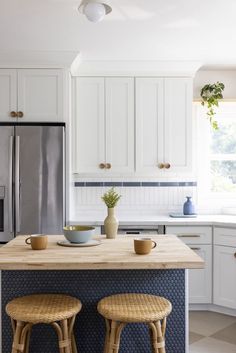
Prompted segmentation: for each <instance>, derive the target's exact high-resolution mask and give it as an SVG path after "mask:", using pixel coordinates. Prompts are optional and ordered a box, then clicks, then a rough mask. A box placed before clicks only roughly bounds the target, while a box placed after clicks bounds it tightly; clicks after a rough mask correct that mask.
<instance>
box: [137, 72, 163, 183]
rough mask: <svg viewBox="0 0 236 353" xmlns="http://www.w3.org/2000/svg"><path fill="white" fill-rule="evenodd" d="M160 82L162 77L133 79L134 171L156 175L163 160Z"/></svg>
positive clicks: (161, 83) (161, 92) (161, 88)
mask: <svg viewBox="0 0 236 353" xmlns="http://www.w3.org/2000/svg"><path fill="white" fill-rule="evenodd" d="M163 83H164V80H163V79H161V78H137V79H136V171H137V172H138V173H141V174H150V175H153V176H156V175H158V173H159V169H158V164H159V163H160V162H162V161H164V154H163V153H164V150H163V147H164V146H163V133H164V105H163V103H164V85H163ZM159 136H160V137H161V138H159Z"/></svg>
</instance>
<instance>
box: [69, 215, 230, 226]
mask: <svg viewBox="0 0 236 353" xmlns="http://www.w3.org/2000/svg"><path fill="white" fill-rule="evenodd" d="M105 217H106V216H101V215H99V214H98V215H93V216H91V215H81V216H80V217H78V219H76V221H71V222H68V223H69V224H81V225H93V226H101V225H103V224H104V219H105ZM117 218H118V220H119V225H120V226H127V225H131V226H157V225H173V226H174V225H196V226H202V225H209V226H212V225H214V226H216V225H217V226H223V227H224V226H228V227H235V226H236V216H233V215H199V216H197V217H196V218H172V217H169V216H168V215H142V214H140V215H138V214H137V215H127V216H124V215H123V216H117Z"/></svg>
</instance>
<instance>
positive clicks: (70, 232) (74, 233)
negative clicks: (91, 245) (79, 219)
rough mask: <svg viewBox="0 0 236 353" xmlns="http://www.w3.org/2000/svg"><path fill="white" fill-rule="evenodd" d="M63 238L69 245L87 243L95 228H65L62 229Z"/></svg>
mask: <svg viewBox="0 0 236 353" xmlns="http://www.w3.org/2000/svg"><path fill="white" fill-rule="evenodd" d="M63 231H64V236H65V238H66V239H67V240H68V241H69V242H70V243H77V244H78V243H87V242H88V241H90V240H91V239H92V237H93V235H94V231H95V228H94V227H89V226H78V225H77V226H67V227H64V228H63Z"/></svg>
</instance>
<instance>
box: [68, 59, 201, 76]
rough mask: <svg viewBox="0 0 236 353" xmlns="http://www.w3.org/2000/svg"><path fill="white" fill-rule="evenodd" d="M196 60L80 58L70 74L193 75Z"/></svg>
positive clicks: (199, 63) (198, 64) (196, 64)
mask: <svg viewBox="0 0 236 353" xmlns="http://www.w3.org/2000/svg"><path fill="white" fill-rule="evenodd" d="M201 65H202V64H201V62H198V61H148V60H146V61H93V60H82V59H81V58H80V62H79V64H78V65H77V66H74V67H73V70H71V74H72V76H143V77H145V76H163V77H174V76H176V77H178V76H181V77H194V76H195V74H196V72H197V71H198V70H199V68H200V67H201Z"/></svg>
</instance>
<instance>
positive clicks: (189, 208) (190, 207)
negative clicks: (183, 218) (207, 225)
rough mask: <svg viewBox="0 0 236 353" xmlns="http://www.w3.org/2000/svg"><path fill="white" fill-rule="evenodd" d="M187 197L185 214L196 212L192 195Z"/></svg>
mask: <svg viewBox="0 0 236 353" xmlns="http://www.w3.org/2000/svg"><path fill="white" fill-rule="evenodd" d="M186 198H187V201H185V203H184V208H183V214H184V215H191V214H195V206H194V204H193V202H192V197H191V196H186Z"/></svg>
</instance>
